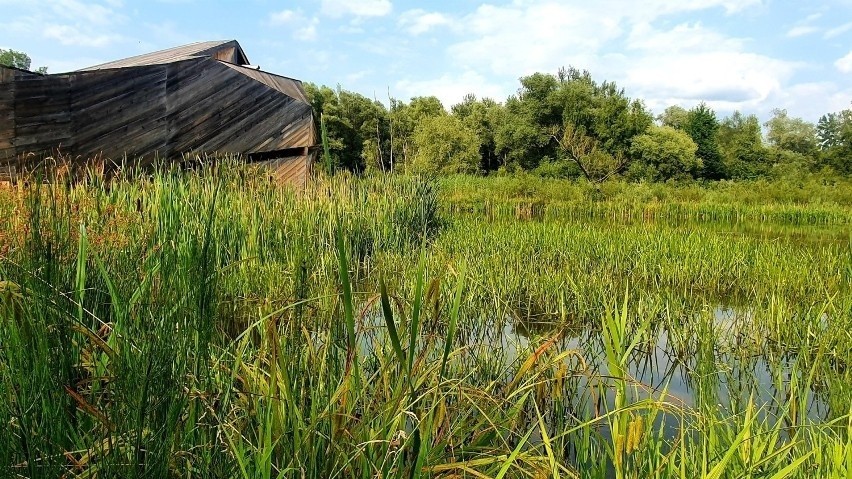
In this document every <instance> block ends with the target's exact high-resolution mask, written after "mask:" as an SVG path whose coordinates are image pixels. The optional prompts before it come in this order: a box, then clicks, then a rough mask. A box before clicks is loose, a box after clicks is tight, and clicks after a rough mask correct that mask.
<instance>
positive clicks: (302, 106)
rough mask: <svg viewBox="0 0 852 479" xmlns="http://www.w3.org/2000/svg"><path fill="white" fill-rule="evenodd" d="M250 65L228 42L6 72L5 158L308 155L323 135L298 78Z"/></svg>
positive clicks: (1, 133)
mask: <svg viewBox="0 0 852 479" xmlns="http://www.w3.org/2000/svg"><path fill="white" fill-rule="evenodd" d="M247 64H248V58H247V56H246V54H245V52H244V51H243V49H242V47H240V45H239V43H237V42H236V41H235V40H229V41H216V42H200V43H193V44H190V45H184V46H180V47H175V48H170V49H167V50H162V51H159V52H153V53H148V54H145V55H139V56H135V57H131V58H127V59H123V60H117V61H113V62H108V63H104V64H101V65H95V66H92V67H88V68H84V69H81V70H78V71H75V72H70V73H63V74H55V75H38V74H34V73H32V72H26V71H22V70H15V69H7V68H0V84H2V85H0V160H3V159H4V158H5V159H7V160H10V159H16V160H17V161H18V162H19V163H20V161H22V158H23V157H27V158H33V157H38V154H39V153H44V152H49V151H52V150H54V149H56V148H61V151H63V152H64V153H65V154H70V155H72V156H74V157H76V158H78V159H79V160H78V161H85V160H87V159H89V158H93V157H101V158H112V159H120V158H125V157H127V158H136V159H143V160H145V159H147V160H150V159H153V158H157V157H159V158H173V157H180V156H181V155H183V154H185V153H200V152H226V153H240V154H245V155H247V156H249V157H262V158H264V159H272V158H278V157H282V156H300V157H305V158H308V157H309V155H308V149H309V147H311V146H313V145H314V143H315V136H316V135H315V131H314V121H313V110H312V108H311V106H310V103H309V102H308V99H307V96H306V95H305V91H304V89H303V88H302V84H301V82H300V81H298V80H294V79H292V78H287V77H284V76H280V75H275V74H273V73H269V72H264V71H260V70H257V69H255V68H248V67H247V66H246V65H247ZM32 153H35V154H36V155H35V156H33V155H31V154H32ZM289 164H290V169H292V164H291V163H289ZM305 168H307V166H305Z"/></svg>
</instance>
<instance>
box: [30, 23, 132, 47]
mask: <svg viewBox="0 0 852 479" xmlns="http://www.w3.org/2000/svg"><path fill="white" fill-rule="evenodd" d="M42 34H43V35H44V36H45V37H47V38H50V39H53V40H57V41H59V43H61V44H63V45H74V46H82V47H105V46H108V45H111V44H113V43H116V42H120V41H121V40H122V39H123V37H122V36H121V35H117V34H109V33H97V34H93V33H90V32H84V31H82V30H81V29H79V28H77V27H75V26H71V25H57V24H46V25H44V26H43V27H42Z"/></svg>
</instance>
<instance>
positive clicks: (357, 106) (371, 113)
mask: <svg viewBox="0 0 852 479" xmlns="http://www.w3.org/2000/svg"><path fill="white" fill-rule="evenodd" d="M304 87H305V92H306V93H307V95H308V99H309V101H310V103H311V105H312V106H313V107H314V111H316V113H317V121H319V118H320V115H322V117H323V118H324V119H325V124H326V128H327V130H328V143H329V149H330V151H331V156H332V160H333V162H334V164H335V166H336V167H341V168H346V169H348V170H351V171H361V170H363V169H364V168H366V167H367V166H368V164H369V166H370V167H376V168H384V167H385V166H386V165H385V163H386V162H387V161H388V159H387V156H388V155H387V153H386V151H385V150H386V143H387V142H388V141H389V132H388V127H389V125H388V121H387V117H388V113H387V109H386V108H385V106H384V105H382V104H381V103H379V102H377V101H374V100H371V99H369V98H367V97H365V96H364V95H361V94H358V93H353V92H350V91H346V90H343V89H341V88H339V87H338V88H337V89H336V90H332V89H331V88H329V87H326V86H322V87H318V86H316V85H313V84H311V83H306V84H304ZM317 131H319V126H317ZM365 148H366V151H365Z"/></svg>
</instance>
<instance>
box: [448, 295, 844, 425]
mask: <svg viewBox="0 0 852 479" xmlns="http://www.w3.org/2000/svg"><path fill="white" fill-rule="evenodd" d="M690 314H692V317H684V318H683V319H682V323H681V324H669V325H667V324H663V323H661V324H656V325H654V327H652V328H651V330H650V331H649V332H648V333H647V338H644V339H643V340H642V341H640V343H639V345H638V347H637V348H636V349H635V350H634V351H633V353H632V355H631V356H630V357H629V360H628V362H627V368H626V371H625V373H626V380H627V382H628V384H629V387H628V400H629V401H631V402H636V401H641V400H658V401H665V402H666V403H667V404H669V405H671V406H672V407H673V408H675V409H682V410H684V411H689V410H691V411H701V412H703V413H707V412H710V413H713V414H718V415H719V416H725V417H730V416H734V415H737V414H741V413H742V411H744V410H745V408H746V406H747V404H748V403H749V401H752V402H753V405H754V406H755V408H756V410H757V411H758V419H765V418H768V419H771V420H783V421H785V423H787V425H788V426H793V425H795V424H798V423H800V422H801V420H802V419H803V417H806V418H807V419H810V420H812V421H815V422H821V421H825V420H827V418H829V417H830V408H829V405H828V404H827V402H826V401H824V400H823V398H822V397H821V396H820V394H819V393H818V391H814V390H812V389H810V390H807V391H801V390H798V388H801V387H802V385H803V384H807V381H805V378H804V375H803V372H802V371H801V370H800V369H799V368H798V367H797V365H796V358H795V356H794V355H791V354H787V355H783V354H781V355H779V354H769V353H768V352H766V351H760V350H759V349H758V348H759V346H760V342H759V339H757V338H753V337H751V335H754V334H755V331H757V329H756V328H755V327H754V321H755V318H756V314H755V310H754V308H750V307H744V306H732V305H728V304H716V305H713V306H704V307H701V308H698V309H697V310H696V311H693V312H692V313H690ZM824 319H825V318H823V320H824ZM554 336H557V337H558V339H557V341H556V344H555V346H554V352H553V354H557V353H558V352H562V351H577V352H578V354H579V356H581V357H582V358H583V361H582V362H579V361H577V359H576V357H575V356H568V357H567V358H566V359H565V360H564V362H565V369H566V370H569V371H571V374H570V375H569V380H567V381H565V384H564V386H563V388H564V391H563V394H561V398H562V401H561V402H562V403H565V402H566V401H567V402H568V403H569V404H563V409H562V410H561V412H559V411H552V414H567V415H570V416H574V417H573V418H568V419H573V421H574V422H577V421H582V420H584V419H588V418H592V417H596V416H597V415H600V414H601V413H602V412H605V411H609V410H612V408H613V407H614V392H613V391H614V389H613V388H612V387H611V383H612V378H611V373H610V371H609V370H608V367H607V364H606V360H605V354H604V348H603V344H602V340H601V334H600V331H599V330H597V329H596V328H590V327H579V326H572V324H571V321H570V320H569V321H568V322H567V324H566V323H565V322H564V321H562V320H561V319H558V318H555V317H554V315H552V314H550V315H549V314H533V313H531V312H530V311H528V310H526V311H521V312H515V314H513V315H510V316H507V317H505V318H504V319H503V320H502V321H499V322H496V321H493V322H491V323H490V324H485V325H483V326H482V327H479V328H475V329H474V330H470V331H468V332H467V335H466V337H465V339H464V340H465V341H466V343H467V345H468V347H469V349H470V354H469V355H470V357H477V358H479V361H485V362H488V363H489V364H490V366H489V368H487V369H488V370H499V371H504V375H505V377H504V378H503V379H504V380H505V381H510V380H511V377H512V376H513V375H514V374H515V372H516V371H517V370H518V368H519V366H520V365H521V364H522V363H523V362H524V360H526V359H527V358H528V357H529V355H530V354H532V352H533V351H534V350H535V349H536V348H538V347H539V346H540V345H541V344H543V343H544V342H546V340H547V339H549V338H553V337H554ZM750 341H751V342H752V343H754V344H750V345H749V346H748V347H746V343H749V342H750ZM792 394H797V395H798V397H799V398H804V402H800V400H799V399H797V398H795V397H793V398H792V400H791V395H792ZM794 403H795V404H794ZM801 404H804V408H803V409H804V410H798V408H799V407H800V405H801ZM684 416H689V413H685V414H684V413H680V414H671V413H663V414H661V415H660V416H659V417H658V418H657V419H656V423H657V425H658V426H660V425H663V424H665V426H664V428H663V429H664V430H665V432H666V434H667V435H668V436H669V438H671V437H674V436H675V435H676V434H677V433H678V431H679V430H680V427H679V426H680V424H679V423H680V420H681V419H682V417H684ZM565 419H566V418H559V417H551V418H550V420H551V421H555V422H559V421H563V420H565ZM569 422H570V421H569ZM601 434H603V435H604V436H607V435H608V432H607V431H606V430H605V428H602V429H601Z"/></svg>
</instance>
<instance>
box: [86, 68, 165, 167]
mask: <svg viewBox="0 0 852 479" xmlns="http://www.w3.org/2000/svg"><path fill="white" fill-rule="evenodd" d="M167 72H168V67H167V66H166V65H153V66H145V67H136V68H132V69H115V70H102V71H94V72H78V73H74V74H72V75H73V76H72V82H71V83H72V85H73V95H72V97H73V102H72V104H71V112H72V113H71V116H72V121H73V124H74V137H75V143H76V146H77V148H76V149H75V151H74V153H75V155H79V156H81V157H83V158H92V157H96V156H103V157H108V158H112V159H113V160H118V159H120V158H122V157H123V156H124V155H127V156H128V157H130V158H133V157H135V156H144V155H151V154H163V153H165V149H166V126H167V121H166V105H165V92H166V76H167Z"/></svg>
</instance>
